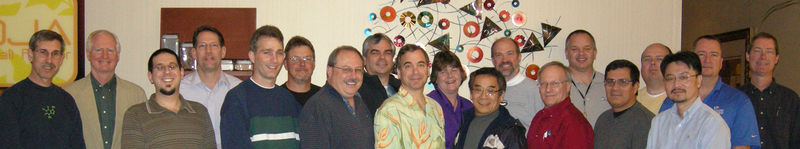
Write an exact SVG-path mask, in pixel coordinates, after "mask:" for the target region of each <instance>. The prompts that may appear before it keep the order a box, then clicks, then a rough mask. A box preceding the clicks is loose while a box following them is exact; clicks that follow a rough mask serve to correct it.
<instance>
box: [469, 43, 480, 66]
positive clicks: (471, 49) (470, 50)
mask: <svg viewBox="0 0 800 149" xmlns="http://www.w3.org/2000/svg"><path fill="white" fill-rule="evenodd" d="M474 52H477V53H478V56H476V57H473V56H472V53H474ZM482 59H483V50H481V48H478V47H472V48H469V51H467V60H469V62H472V63H478V62H481V60H482Z"/></svg>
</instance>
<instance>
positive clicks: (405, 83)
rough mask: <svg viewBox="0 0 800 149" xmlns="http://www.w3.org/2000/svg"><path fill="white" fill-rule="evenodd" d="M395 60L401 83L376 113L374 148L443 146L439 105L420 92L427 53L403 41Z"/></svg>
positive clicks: (424, 82) (424, 76)
mask: <svg viewBox="0 0 800 149" xmlns="http://www.w3.org/2000/svg"><path fill="white" fill-rule="evenodd" d="M395 61H396V62H397V66H396V67H397V68H396V70H397V73H398V76H399V77H400V80H401V81H400V82H401V84H402V86H401V87H400V90H398V91H397V94H394V95H392V97H389V99H386V102H385V103H383V106H381V108H380V109H378V112H377V113H375V147H376V148H404V149H405V148H408V149H414V148H445V145H444V144H445V134H444V116H443V115H442V107H441V106H439V104H438V103H437V102H436V100H433V99H431V98H430V97H428V96H425V94H424V92H423V89H424V88H425V84H426V82H427V81H428V63H429V62H430V61H429V60H428V54H427V53H426V52H425V50H424V49H422V47H419V46H417V45H413V44H406V45H405V46H403V47H402V48H400V51H399V52H398V53H397V59H396V60H395Z"/></svg>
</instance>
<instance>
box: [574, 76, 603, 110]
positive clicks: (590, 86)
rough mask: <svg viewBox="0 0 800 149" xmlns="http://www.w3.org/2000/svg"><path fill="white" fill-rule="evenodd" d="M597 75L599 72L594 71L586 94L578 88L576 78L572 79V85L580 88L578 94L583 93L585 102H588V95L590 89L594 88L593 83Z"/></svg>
mask: <svg viewBox="0 0 800 149" xmlns="http://www.w3.org/2000/svg"><path fill="white" fill-rule="evenodd" d="M596 76H597V73H592V80H589V86H587V87H586V94H584V93H583V92H581V89H579V88H578V85H576V84H575V79H572V86H575V88H578V94H581V98H583V101H584V103H585V102H586V95H589V89H591V88H592V84H593V83H594V77H596Z"/></svg>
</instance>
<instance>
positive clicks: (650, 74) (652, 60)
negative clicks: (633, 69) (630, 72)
mask: <svg viewBox="0 0 800 149" xmlns="http://www.w3.org/2000/svg"><path fill="white" fill-rule="evenodd" d="M667 55H669V52H668V49H667V47H664V46H663V45H661V44H652V45H650V46H647V48H645V49H644V52H643V53H642V63H641V64H642V70H641V71H642V73H641V74H642V78H644V81H645V82H646V83H648V84H650V83H651V82H658V81H664V76H663V75H661V68H660V67H661V61H663V60H664V57H665V56H667Z"/></svg>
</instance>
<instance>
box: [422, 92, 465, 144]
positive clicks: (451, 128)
mask: <svg viewBox="0 0 800 149" xmlns="http://www.w3.org/2000/svg"><path fill="white" fill-rule="evenodd" d="M427 96H428V97H431V99H433V100H436V102H438V103H439V105H441V106H442V114H444V133H445V142H446V143H447V144H446V145H445V148H447V149H451V148H453V144H455V138H456V134H457V133H458V128H460V127H461V125H467V124H464V118H463V115H462V114H461V112H464V111H466V110H468V109H470V108H472V107H473V105H472V102H470V101H469V100H467V99H466V98H464V97H461V96H457V97H456V98H457V99H456V102H457V105H453V104H451V103H450V100H449V99H447V96H445V95H444V93H442V91H440V90H439V88H436V90H433V91H431V92H430V93H428V95H427Z"/></svg>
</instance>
